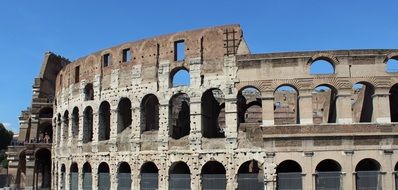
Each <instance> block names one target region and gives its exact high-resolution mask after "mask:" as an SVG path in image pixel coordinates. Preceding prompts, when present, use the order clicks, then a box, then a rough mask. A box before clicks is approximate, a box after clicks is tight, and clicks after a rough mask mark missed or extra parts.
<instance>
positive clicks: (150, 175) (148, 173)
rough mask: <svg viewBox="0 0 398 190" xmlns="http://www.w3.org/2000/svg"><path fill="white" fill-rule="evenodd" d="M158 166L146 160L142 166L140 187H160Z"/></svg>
mask: <svg viewBox="0 0 398 190" xmlns="http://www.w3.org/2000/svg"><path fill="white" fill-rule="evenodd" d="M158 172H159V170H158V167H156V165H155V164H154V163H153V162H146V163H145V164H143V165H142V166H141V182H140V189H158V183H159V180H158V177H159V174H158Z"/></svg>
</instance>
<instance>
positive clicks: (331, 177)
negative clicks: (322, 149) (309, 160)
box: [315, 159, 342, 189]
mask: <svg viewBox="0 0 398 190" xmlns="http://www.w3.org/2000/svg"><path fill="white" fill-rule="evenodd" d="M315 170H316V171H315V172H316V180H315V182H316V189H342V187H341V185H340V180H341V177H340V176H341V166H340V164H339V163H337V162H336V161H334V160H330V159H326V160H323V161H322V162H320V163H319V164H318V165H317V166H316V169H315Z"/></svg>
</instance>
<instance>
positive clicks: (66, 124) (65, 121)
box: [62, 110, 69, 144]
mask: <svg viewBox="0 0 398 190" xmlns="http://www.w3.org/2000/svg"><path fill="white" fill-rule="evenodd" d="M62 123H63V126H62V128H63V130H62V140H63V142H64V144H66V143H67V142H68V131H69V112H68V110H66V111H65V112H64V117H63V118H62Z"/></svg>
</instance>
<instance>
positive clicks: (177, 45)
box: [174, 40, 185, 61]
mask: <svg viewBox="0 0 398 190" xmlns="http://www.w3.org/2000/svg"><path fill="white" fill-rule="evenodd" d="M184 59H185V42H184V40H179V41H176V42H174V61H184Z"/></svg>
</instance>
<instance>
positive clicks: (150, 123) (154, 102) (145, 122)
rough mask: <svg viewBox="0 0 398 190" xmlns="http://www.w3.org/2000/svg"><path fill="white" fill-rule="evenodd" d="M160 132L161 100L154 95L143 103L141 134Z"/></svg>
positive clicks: (144, 99)
mask: <svg viewBox="0 0 398 190" xmlns="http://www.w3.org/2000/svg"><path fill="white" fill-rule="evenodd" d="M157 130H159V100H158V98H157V97H156V96H155V95H153V94H148V95H146V96H145V97H144V98H143V99H142V102H141V132H145V131H157Z"/></svg>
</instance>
